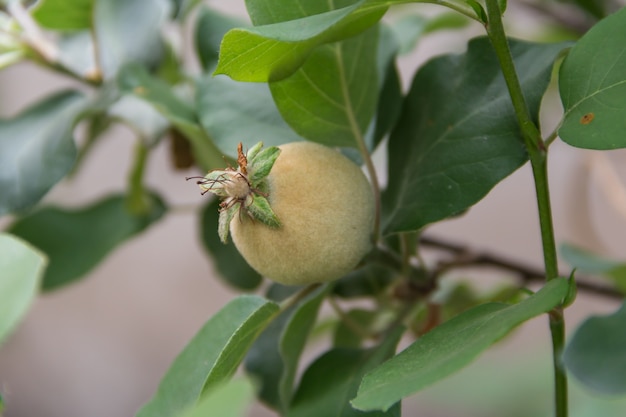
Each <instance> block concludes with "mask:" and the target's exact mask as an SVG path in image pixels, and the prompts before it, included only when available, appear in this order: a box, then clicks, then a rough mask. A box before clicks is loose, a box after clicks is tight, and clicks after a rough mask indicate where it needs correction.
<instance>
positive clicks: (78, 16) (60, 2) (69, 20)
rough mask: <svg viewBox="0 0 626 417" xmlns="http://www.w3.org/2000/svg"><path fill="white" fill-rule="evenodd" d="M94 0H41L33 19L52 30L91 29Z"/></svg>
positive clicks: (35, 9) (34, 10)
mask: <svg viewBox="0 0 626 417" xmlns="http://www.w3.org/2000/svg"><path fill="white" fill-rule="evenodd" d="M93 8H94V0H40V1H39V2H38V3H37V6H36V7H35V8H34V9H33V11H32V15H33V18H35V20H36V21H37V23H39V24H40V25H41V26H43V27H45V28H46V29H52V30H80V29H88V28H90V27H91V16H92V13H93Z"/></svg>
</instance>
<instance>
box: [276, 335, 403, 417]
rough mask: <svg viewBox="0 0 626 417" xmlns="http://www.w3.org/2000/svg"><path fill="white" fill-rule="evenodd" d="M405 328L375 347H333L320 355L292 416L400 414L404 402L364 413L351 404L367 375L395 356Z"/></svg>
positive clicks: (392, 416)
mask: <svg viewBox="0 0 626 417" xmlns="http://www.w3.org/2000/svg"><path fill="white" fill-rule="evenodd" d="M402 330H403V329H397V331H396V332H394V333H393V334H391V335H388V336H387V337H385V339H384V340H383V342H382V343H381V344H380V345H379V346H377V347H374V348H371V349H367V350H361V349H346V348H337V349H332V350H330V351H328V352H326V353H325V354H323V355H322V356H320V357H319V358H318V359H317V360H316V361H315V362H313V364H311V366H310V367H309V368H308V369H307V370H306V371H305V373H304V375H303V376H302V382H301V383H300V386H299V387H298V392H297V393H296V395H295V397H294V399H293V403H292V405H291V407H290V408H289V412H288V413H287V416H288V417H317V416H336V417H357V416H370V417H399V416H400V403H399V402H398V403H396V404H395V405H393V406H392V407H391V408H390V409H389V410H388V411H384V412H382V411H374V412H370V413H363V412H361V411H358V410H355V409H354V408H352V406H351V405H350V402H349V400H350V398H352V397H353V396H354V394H355V393H356V392H357V389H358V387H359V384H360V383H361V379H362V378H363V375H364V374H365V373H366V372H368V371H369V370H371V369H372V368H374V367H376V366H378V365H379V364H380V363H382V362H383V361H385V360H386V359H388V358H389V357H390V356H393V354H394V352H395V349H396V345H397V344H398V341H399V340H400V337H401V336H402Z"/></svg>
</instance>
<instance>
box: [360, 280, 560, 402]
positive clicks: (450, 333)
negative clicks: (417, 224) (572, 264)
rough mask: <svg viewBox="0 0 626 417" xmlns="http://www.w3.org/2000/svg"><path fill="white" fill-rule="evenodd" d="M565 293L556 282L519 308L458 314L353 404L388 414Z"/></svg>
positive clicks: (497, 306) (388, 366)
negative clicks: (391, 409) (389, 410)
mask: <svg viewBox="0 0 626 417" xmlns="http://www.w3.org/2000/svg"><path fill="white" fill-rule="evenodd" d="M568 291H569V283H568V281H567V279H564V278H556V279H554V280H552V281H550V282H548V283H547V284H546V285H545V286H544V287H543V288H542V289H541V290H539V291H538V292H537V293H536V294H534V295H533V296H531V297H529V298H527V299H525V300H524V301H522V302H520V303H518V304H514V305H508V304H503V303H489V304H483V305H480V306H477V307H474V308H472V309H470V310H467V311H466V312H464V313H461V314H460V315H458V316H456V317H455V318H453V319H451V320H449V321H447V322H445V323H443V324H441V325H439V326H438V327H435V328H434V329H433V330H431V331H430V332H428V333H426V335H424V336H422V337H421V338H419V339H418V340H417V341H415V342H414V343H413V344H412V345H410V346H409V347H408V348H407V349H405V350H404V351H402V352H400V353H399V354H398V355H397V356H395V357H394V358H392V359H390V360H389V361H387V362H385V363H384V364H382V365H381V366H379V367H378V368H376V369H374V370H373V371H371V372H369V373H368V374H367V375H366V376H365V378H363V383H362V384H361V387H360V388H359V392H358V395H357V397H356V398H355V399H354V400H353V401H352V404H353V405H354V406H355V407H356V408H358V409H360V410H387V409H388V408H389V407H391V406H392V405H393V404H395V403H396V402H397V401H399V400H400V399H402V398H404V397H406V396H409V395H411V394H413V393H415V392H417V391H419V390H421V389H422V388H425V387H427V386H429V385H431V384H433V383H435V382H437V381H439V380H441V379H443V378H445V377H447V376H449V375H450V374H452V373H454V372H456V371H458V370H459V369H461V368H462V367H464V366H465V365H467V364H469V363H470V362H471V361H472V360H474V359H475V358H476V356H478V355H479V354H480V353H481V352H482V351H484V350H485V349H487V348H488V347H489V346H491V345H492V344H493V343H495V342H497V341H498V340H500V339H501V338H502V337H504V336H506V335H507V334H508V333H509V332H510V331H511V330H513V328H515V327H516V326H518V325H520V324H521V323H523V322H525V321H527V320H530V319H531V318H533V317H535V316H538V315H540V314H542V313H546V312H548V311H550V310H551V309H553V308H554V307H556V306H558V305H560V303H561V302H562V300H563V298H564V297H565V296H566V295H567V293H568Z"/></svg>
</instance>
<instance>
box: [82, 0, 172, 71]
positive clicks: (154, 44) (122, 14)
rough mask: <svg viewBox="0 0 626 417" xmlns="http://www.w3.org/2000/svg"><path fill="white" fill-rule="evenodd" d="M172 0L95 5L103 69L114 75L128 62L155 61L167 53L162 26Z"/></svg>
mask: <svg viewBox="0 0 626 417" xmlns="http://www.w3.org/2000/svg"><path fill="white" fill-rule="evenodd" d="M168 11H169V4H168V0H106V1H97V2H96V3H95V7H94V31H95V36H96V40H97V44H98V53H99V59H100V65H101V72H102V75H103V77H104V79H107V80H108V79H112V78H114V77H115V75H116V74H117V72H118V71H119V70H120V69H121V68H122V67H123V66H124V65H126V64H128V63H131V62H138V63H142V64H144V65H155V64H157V63H158V61H159V60H160V59H161V56H162V54H163V45H162V41H161V33H160V31H161V27H162V24H163V23H164V22H165V21H166V19H167V14H168Z"/></svg>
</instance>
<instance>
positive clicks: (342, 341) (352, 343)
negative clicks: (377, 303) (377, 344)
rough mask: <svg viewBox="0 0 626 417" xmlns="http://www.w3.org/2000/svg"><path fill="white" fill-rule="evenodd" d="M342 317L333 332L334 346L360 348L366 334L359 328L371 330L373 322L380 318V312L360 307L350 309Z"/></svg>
mask: <svg viewBox="0 0 626 417" xmlns="http://www.w3.org/2000/svg"><path fill="white" fill-rule="evenodd" d="M345 316H346V317H340V320H339V324H338V325H337V327H336V328H335V332H334V333H333V346H334V347H336V348H360V347H361V345H362V343H363V340H364V339H365V335H364V334H362V333H361V332H360V331H359V330H357V328H355V326H358V329H363V330H365V331H370V330H371V327H372V324H373V323H374V322H376V320H377V319H378V312H377V311H372V310H363V309H360V308H357V309H354V310H350V311H348V312H347V313H346V314H345Z"/></svg>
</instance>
